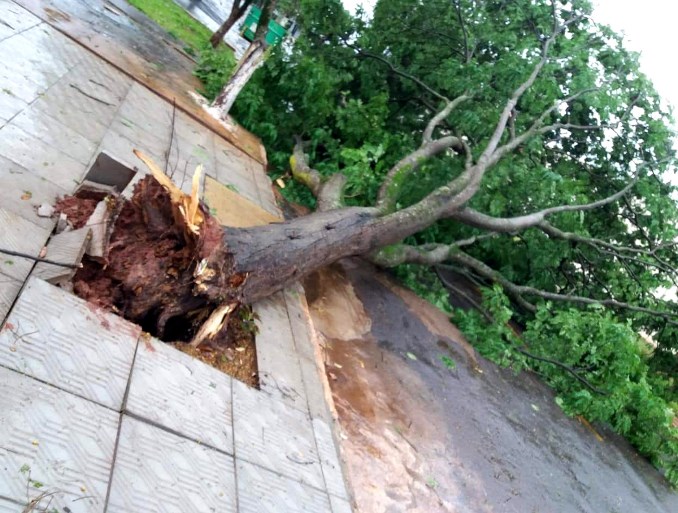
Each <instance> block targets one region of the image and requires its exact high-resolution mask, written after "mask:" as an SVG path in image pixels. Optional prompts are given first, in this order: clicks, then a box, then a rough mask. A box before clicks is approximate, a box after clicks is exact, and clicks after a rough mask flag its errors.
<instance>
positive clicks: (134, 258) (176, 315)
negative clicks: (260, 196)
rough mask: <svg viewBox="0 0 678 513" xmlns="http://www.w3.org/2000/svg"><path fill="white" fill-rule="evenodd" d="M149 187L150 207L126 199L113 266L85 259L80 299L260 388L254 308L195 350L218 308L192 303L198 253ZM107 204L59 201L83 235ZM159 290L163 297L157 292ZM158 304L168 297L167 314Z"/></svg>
mask: <svg viewBox="0 0 678 513" xmlns="http://www.w3.org/2000/svg"><path fill="white" fill-rule="evenodd" d="M142 182H143V183H142ZM142 182H140V183H142V185H141V189H143V188H144V187H145V188H146V192H147V193H148V191H150V194H149V195H147V197H146V198H143V200H142V199H141V198H139V199H138V200H135V197H133V198H132V200H131V201H130V200H123V199H122V198H119V199H118V201H122V202H123V203H122V205H121V208H120V210H119V215H118V216H117V218H116V220H115V226H114V229H113V231H112V234H111V237H110V241H109V244H108V255H107V258H106V259H105V261H98V260H94V259H91V258H88V257H85V258H84V259H83V261H82V268H81V269H79V270H78V272H77V273H76V274H75V276H74V277H73V292H74V293H75V294H76V295H77V296H79V297H81V298H83V299H85V300H87V301H89V302H90V303H93V304H95V305H97V306H100V307H102V308H105V309H107V310H109V311H112V312H114V313H116V314H117V315H120V316H121V317H124V318H125V319H127V320H129V321H131V322H134V323H136V324H138V325H139V326H141V328H142V330H144V332H146V333H149V334H150V335H152V336H154V337H156V338H158V339H160V340H162V341H164V342H167V343H169V344H170V345H172V346H174V347H175V348H177V349H179V350H180V351H182V352H184V353H187V354H189V355H190V356H192V357H194V358H197V359H199V360H201V361H203V362H205V363H207V364H208V365H211V366H212V367H215V368H217V369H219V370H221V371H222V372H225V373H227V374H229V375H231V376H233V377H234V378H236V379H239V380H241V381H243V382H244V383H246V384H248V385H250V386H253V387H258V386H259V377H258V370H257V356H256V345H255V334H256V329H257V328H256V324H255V322H254V321H255V314H254V313H253V312H252V309H251V307H249V306H248V305H239V306H238V307H237V308H236V309H235V310H234V311H233V312H232V313H231V315H230V316H229V317H228V320H227V324H226V325H225V326H224V327H223V328H222V329H221V330H220V331H219V332H218V333H217V334H216V335H215V336H214V337H213V338H212V339H211V340H207V341H204V342H203V343H202V344H201V345H200V346H199V347H197V348H196V347H192V346H191V345H190V341H191V340H192V339H193V337H194V335H195V334H196V332H197V331H198V329H199V328H200V327H201V325H202V324H203V322H204V321H205V320H206V319H207V318H208V317H209V315H210V314H211V313H212V311H213V310H214V308H215V307H216V306H217V305H214V304H209V303H207V302H206V301H205V300H204V298H200V297H194V296H193V295H192V293H191V290H192V289H191V286H190V285H191V284H192V276H193V271H194V268H195V266H196V263H197V262H196V248H195V247H193V246H191V244H190V243H188V242H187V241H186V239H185V238H184V237H183V235H182V232H181V230H179V229H177V228H176V226H173V219H172V217H171V216H167V215H166V212H167V205H166V204H165V203H163V201H164V200H163V196H162V194H161V193H160V190H161V188H160V186H159V185H158V184H157V183H154V182H151V181H148V180H146V181H142ZM156 189H157V190H156ZM136 193H137V190H136V189H135V195H136ZM149 196H150V198H151V200H155V199H156V198H158V199H157V204H156V205H153V206H149V201H148V198H149ZM103 198H104V196H103V195H102V196H101V197H98V196H96V197H95V196H93V195H92V193H91V192H85V193H84V194H82V195H80V194H78V195H76V196H67V197H65V198H63V199H61V200H59V202H58V203H57V211H58V212H63V213H65V214H66V215H67V216H68V219H69V221H71V223H72V224H73V225H74V227H76V228H77V227H79V226H84V225H85V223H86V222H87V219H88V218H89V216H90V215H91V213H92V212H93V211H94V208H95V207H96V205H97V203H98V202H99V201H101V200H102V199H103ZM111 204H114V202H111ZM212 230H214V228H212ZM197 260H199V257H198V258H197ZM157 277H160V279H158V278H157ZM156 286H157V287H159V289H158V290H155V289H154V288H155V287H156ZM158 297H163V302H162V304H161V305H160V306H161V308H160V309H159V308H157V307H151V306H148V305H153V304H156V305H157V298H158ZM154 300H155V301H156V303H153V302H152V301H154Z"/></svg>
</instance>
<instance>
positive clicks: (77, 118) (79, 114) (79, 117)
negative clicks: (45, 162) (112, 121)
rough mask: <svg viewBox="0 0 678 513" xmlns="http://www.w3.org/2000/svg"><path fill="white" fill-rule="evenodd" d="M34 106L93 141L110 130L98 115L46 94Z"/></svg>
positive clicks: (99, 138)
mask: <svg viewBox="0 0 678 513" xmlns="http://www.w3.org/2000/svg"><path fill="white" fill-rule="evenodd" d="M31 107H32V108H34V109H36V110H38V111H39V112H43V113H45V114H47V115H49V116H51V117H53V118H56V119H58V120H59V121H60V122H61V123H63V124H64V125H66V126H67V127H69V128H71V129H72V130H74V131H76V132H77V133H79V134H80V135H82V136H83V137H86V138H88V139H90V140H92V141H95V142H96V141H99V140H101V138H102V137H103V136H104V134H105V133H106V131H107V130H108V124H107V123H105V122H104V121H100V120H99V118H97V117H96V115H94V114H92V113H90V112H86V111H85V110H83V109H81V108H78V107H73V106H71V105H68V104H63V103H59V102H58V101H56V102H55V101H52V100H51V99H47V98H46V96H45V95H43V96H42V97H40V98H39V99H37V100H36V101H35V102H34V103H33V104H32V105H31Z"/></svg>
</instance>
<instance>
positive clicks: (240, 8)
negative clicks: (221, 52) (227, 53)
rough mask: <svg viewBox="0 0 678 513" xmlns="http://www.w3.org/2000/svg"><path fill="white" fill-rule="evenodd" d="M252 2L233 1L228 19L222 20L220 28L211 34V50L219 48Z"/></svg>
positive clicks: (248, 0) (246, 0) (249, 0)
mask: <svg viewBox="0 0 678 513" xmlns="http://www.w3.org/2000/svg"><path fill="white" fill-rule="evenodd" d="M252 2H253V0H233V3H232V4H231V12H229V13H228V18H226V19H225V20H224V22H223V23H222V24H221V26H220V27H219V28H218V29H217V30H216V31H215V32H214V34H212V37H211V38H210V44H211V45H212V47H213V48H216V47H217V46H219V45H220V44H221V43H222V41H223V40H224V36H225V35H226V34H227V33H228V31H229V30H231V27H233V25H235V24H236V22H237V21H238V20H239V19H240V18H242V17H243V16H244V15H245V12H246V11H247V9H248V8H249V6H250V5H252Z"/></svg>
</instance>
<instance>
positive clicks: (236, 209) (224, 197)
mask: <svg viewBox="0 0 678 513" xmlns="http://www.w3.org/2000/svg"><path fill="white" fill-rule="evenodd" d="M204 200H205V203H207V205H208V207H209V209H210V213H211V214H212V215H213V216H214V217H216V218H217V220H218V221H219V223H220V224H222V225H224V226H232V227H234V228H247V227H249V226H261V225H264V224H270V223H281V222H282V221H283V220H282V219H280V218H279V217H277V216H274V215H273V214H269V213H268V212H266V211H265V210H264V209H263V208H261V207H260V206H259V205H257V204H256V203H253V202H251V201H250V200H248V199H246V198H243V197H242V196H240V194H238V193H236V192H234V191H232V190H231V189H229V188H228V187H226V186H225V185H223V184H222V183H220V182H218V181H216V180H215V179H214V178H212V177H210V176H206V177H205V195H204Z"/></svg>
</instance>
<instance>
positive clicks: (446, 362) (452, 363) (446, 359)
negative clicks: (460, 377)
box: [440, 355, 457, 370]
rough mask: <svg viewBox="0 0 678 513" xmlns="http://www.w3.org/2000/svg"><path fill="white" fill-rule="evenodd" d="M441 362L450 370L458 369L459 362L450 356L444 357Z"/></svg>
mask: <svg viewBox="0 0 678 513" xmlns="http://www.w3.org/2000/svg"><path fill="white" fill-rule="evenodd" d="M440 361H441V362H443V365H444V366H445V367H447V368H448V369H449V370H454V369H456V368H457V362H455V361H454V360H453V359H452V358H450V357H449V356H445V355H442V356H441V357H440Z"/></svg>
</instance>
